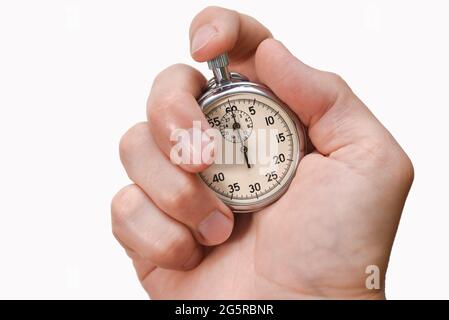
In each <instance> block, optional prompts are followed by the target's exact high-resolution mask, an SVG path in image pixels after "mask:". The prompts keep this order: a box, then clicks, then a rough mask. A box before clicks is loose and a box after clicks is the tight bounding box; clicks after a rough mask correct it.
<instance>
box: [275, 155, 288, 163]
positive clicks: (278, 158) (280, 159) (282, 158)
mask: <svg viewBox="0 0 449 320" xmlns="http://www.w3.org/2000/svg"><path fill="white" fill-rule="evenodd" d="M273 161H274V163H275V164H279V163H282V162H284V161H285V156H284V154H283V153H280V154H279V155H278V156H274V157H273Z"/></svg>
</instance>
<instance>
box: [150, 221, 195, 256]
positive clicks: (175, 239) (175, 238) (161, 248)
mask: <svg viewBox="0 0 449 320" xmlns="http://www.w3.org/2000/svg"><path fill="white" fill-rule="evenodd" d="M190 246H191V241H189V234H188V231H183V230H181V229H179V228H176V229H175V230H171V231H168V232H165V233H164V234H163V236H162V237H161V238H160V239H158V240H157V241H155V242H154V243H153V248H152V250H151V252H152V253H151V257H147V258H148V259H150V260H151V259H154V260H157V261H158V262H160V263H166V264H173V263H175V262H176V261H183V259H184V257H185V256H186V253H188V252H189V251H190V250H189V248H188V247H190Z"/></svg>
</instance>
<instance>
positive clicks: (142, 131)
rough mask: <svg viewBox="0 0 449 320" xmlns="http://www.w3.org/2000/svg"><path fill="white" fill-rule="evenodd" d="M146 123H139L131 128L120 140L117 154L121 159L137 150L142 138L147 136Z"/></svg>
mask: <svg viewBox="0 0 449 320" xmlns="http://www.w3.org/2000/svg"><path fill="white" fill-rule="evenodd" d="M148 129H149V128H148V123H146V122H140V123H137V124H136V125H134V126H133V127H131V128H130V129H129V130H128V131H127V132H126V133H125V134H124V135H123V136H122V138H121V139H120V143H119V152H120V157H121V158H122V159H124V158H126V157H127V156H128V155H130V154H133V153H134V152H135V151H136V150H139V148H140V146H141V144H142V137H144V136H145V135H146V134H148Z"/></svg>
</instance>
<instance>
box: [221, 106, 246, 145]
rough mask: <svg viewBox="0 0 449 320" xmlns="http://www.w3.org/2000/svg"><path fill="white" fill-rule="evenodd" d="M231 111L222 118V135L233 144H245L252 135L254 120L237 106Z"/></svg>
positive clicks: (232, 107)
mask: <svg viewBox="0 0 449 320" xmlns="http://www.w3.org/2000/svg"><path fill="white" fill-rule="evenodd" d="M230 109H231V110H230V111H228V112H226V113H225V115H224V116H223V117H222V118H221V124H220V132H221V135H222V136H223V138H225V139H226V140H228V141H230V142H232V143H243V142H245V141H246V140H248V138H249V136H250V135H251V132H252V130H253V120H252V119H251V117H250V116H249V115H248V114H247V113H246V112H244V111H242V110H238V109H237V106H235V105H233V106H231V107H230Z"/></svg>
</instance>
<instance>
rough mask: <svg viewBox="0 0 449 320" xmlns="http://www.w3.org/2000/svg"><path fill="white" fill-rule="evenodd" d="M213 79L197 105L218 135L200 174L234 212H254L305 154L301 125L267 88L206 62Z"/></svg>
mask: <svg viewBox="0 0 449 320" xmlns="http://www.w3.org/2000/svg"><path fill="white" fill-rule="evenodd" d="M208 66H209V69H211V70H212V71H213V73H214V78H212V79H211V80H209V82H208V86H207V88H206V90H205V93H204V94H203V95H202V96H201V97H200V99H199V100H198V103H199V105H200V107H201V108H202V111H203V113H204V114H205V116H206V118H207V120H208V122H209V124H210V125H211V127H212V128H213V129H216V131H217V132H218V133H219V142H220V143H219V144H218V145H219V150H218V152H217V154H216V157H215V162H214V163H213V164H212V165H211V166H209V167H208V168H207V169H206V170H205V171H203V172H201V173H200V174H199V175H200V177H201V179H202V180H203V181H204V182H205V183H206V184H207V185H208V186H209V188H211V189H212V190H213V191H214V192H215V193H216V194H217V195H218V197H219V198H220V199H221V200H222V201H223V202H225V203H226V204H227V205H228V206H229V207H230V208H231V209H232V210H233V211H234V212H254V211H257V210H260V209H262V208H264V207H266V206H268V205H270V204H271V203H273V202H274V201H276V200H278V199H279V198H280V197H281V196H282V195H283V194H284V193H285V191H286V190H287V188H288V186H289V185H290V183H291V181H292V179H293V177H294V176H295V173H296V168H297V166H298V163H299V161H300V160H301V159H302V157H303V156H304V154H305V152H306V134H305V129H304V126H303V125H302V123H301V122H300V121H299V119H298V118H297V116H296V115H295V114H294V113H293V112H291V110H290V109H289V108H288V107H287V106H286V105H285V104H284V103H283V102H282V101H280V100H279V99H278V98H277V97H276V96H275V95H274V94H273V93H272V92H271V91H270V90H269V89H268V88H267V87H265V86H263V85H260V84H256V83H252V82H249V80H248V79H247V78H246V77H244V76H243V75H241V74H239V73H235V72H229V71H228V68H227V66H228V57H227V55H226V54H223V55H220V56H218V57H216V58H215V59H213V60H210V61H208Z"/></svg>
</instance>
